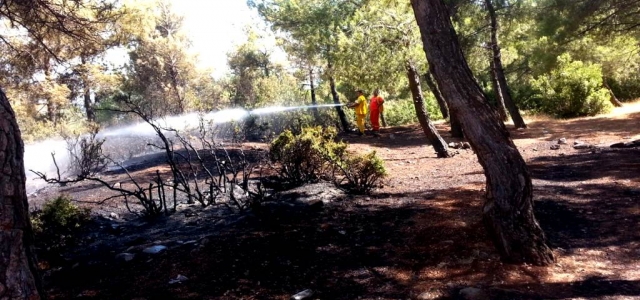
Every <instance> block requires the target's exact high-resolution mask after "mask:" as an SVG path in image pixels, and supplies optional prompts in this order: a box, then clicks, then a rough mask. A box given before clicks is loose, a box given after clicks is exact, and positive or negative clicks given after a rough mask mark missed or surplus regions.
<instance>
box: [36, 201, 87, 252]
mask: <svg viewBox="0 0 640 300" xmlns="http://www.w3.org/2000/svg"><path fill="white" fill-rule="evenodd" d="M88 221H89V210H88V209H81V208H79V207H77V206H76V205H74V204H73V203H72V202H71V199H70V198H69V197H67V196H59V197H57V198H55V199H53V200H51V201H49V202H47V203H46V204H45V205H44V206H43V207H42V209H41V210H38V211H35V212H33V213H32V214H31V224H32V225H33V230H34V233H35V235H36V241H37V246H38V247H39V248H41V249H44V250H47V251H51V250H53V251H56V250H60V249H63V248H65V247H67V246H70V245H73V244H74V243H75V242H76V236H77V234H78V232H79V231H80V230H81V229H82V227H83V225H85V224H86V223H87V222H88Z"/></svg>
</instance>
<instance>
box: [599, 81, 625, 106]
mask: <svg viewBox="0 0 640 300" xmlns="http://www.w3.org/2000/svg"><path fill="white" fill-rule="evenodd" d="M602 85H604V87H605V88H606V89H607V91H609V101H611V104H613V106H615V107H622V102H620V100H618V97H616V95H615V94H614V93H613V90H612V89H611V88H610V87H609V85H608V84H607V80H606V79H604V78H603V79H602Z"/></svg>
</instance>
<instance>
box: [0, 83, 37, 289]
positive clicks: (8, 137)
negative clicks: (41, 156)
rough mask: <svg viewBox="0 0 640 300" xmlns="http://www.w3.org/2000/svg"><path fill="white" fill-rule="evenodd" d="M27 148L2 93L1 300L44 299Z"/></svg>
mask: <svg viewBox="0 0 640 300" xmlns="http://www.w3.org/2000/svg"><path fill="white" fill-rule="evenodd" d="M23 155H24V147H23V145H22V139H21V137H20V129H19V128H18V123H17V122H16V117H15V114H14V113H13V110H12V109H11V105H10V104H9V101H8V100H7V98H6V96H5V94H4V92H3V91H2V90H0V157H1V158H2V159H0V167H1V169H2V170H3V171H2V172H1V173H0V224H1V225H2V226H0V299H40V295H43V293H42V289H41V284H40V280H39V277H38V276H37V269H36V265H37V264H36V258H35V253H34V249H33V230H32V229H31V221H30V220H29V204H28V202H27V193H26V190H25V173H24V157H23Z"/></svg>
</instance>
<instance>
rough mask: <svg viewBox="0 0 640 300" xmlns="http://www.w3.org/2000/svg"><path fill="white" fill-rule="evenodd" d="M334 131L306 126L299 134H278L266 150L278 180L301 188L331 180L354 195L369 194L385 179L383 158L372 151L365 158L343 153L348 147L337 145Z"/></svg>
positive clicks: (341, 144) (341, 143)
mask: <svg viewBox="0 0 640 300" xmlns="http://www.w3.org/2000/svg"><path fill="white" fill-rule="evenodd" d="M335 137H336V130H335V129H333V128H322V127H307V128H303V129H302V132H301V133H300V134H298V135H296V134H293V133H292V132H291V131H285V132H283V133H282V134H280V135H279V136H278V137H277V138H276V139H275V140H274V141H273V142H272V143H271V146H270V149H269V157H270V159H271V161H272V162H275V163H278V164H279V166H278V172H279V176H280V178H281V179H282V180H283V181H284V182H286V183H289V184H293V185H300V184H304V183H307V182H313V181H316V180H318V179H320V178H325V179H328V180H332V181H334V182H336V183H338V184H340V183H342V182H345V181H346V184H345V187H346V188H347V189H348V190H350V191H352V192H354V193H369V192H371V191H372V190H373V189H374V188H375V187H376V186H378V185H379V183H380V180H381V179H382V178H384V177H385V176H386V171H385V168H384V164H383V161H382V159H380V158H379V157H378V156H377V155H376V153H375V151H374V152H371V153H369V154H366V155H352V154H349V153H347V152H346V149H347V144H346V143H344V142H336V141H335Z"/></svg>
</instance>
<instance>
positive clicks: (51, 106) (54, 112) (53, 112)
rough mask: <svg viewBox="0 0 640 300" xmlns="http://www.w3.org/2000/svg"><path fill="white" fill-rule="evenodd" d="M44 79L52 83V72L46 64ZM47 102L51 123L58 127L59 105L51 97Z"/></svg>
mask: <svg viewBox="0 0 640 300" xmlns="http://www.w3.org/2000/svg"><path fill="white" fill-rule="evenodd" d="M44 78H45V81H46V82H48V83H50V82H51V71H50V70H49V64H48V63H45V66H44ZM46 100H47V117H48V119H49V121H51V123H53V125H54V126H55V125H57V124H58V118H57V117H58V109H57V105H56V103H54V101H53V99H51V97H50V96H49V98H48V99H46Z"/></svg>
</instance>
